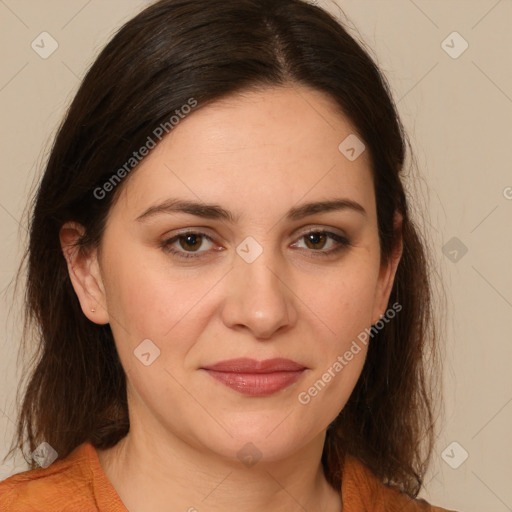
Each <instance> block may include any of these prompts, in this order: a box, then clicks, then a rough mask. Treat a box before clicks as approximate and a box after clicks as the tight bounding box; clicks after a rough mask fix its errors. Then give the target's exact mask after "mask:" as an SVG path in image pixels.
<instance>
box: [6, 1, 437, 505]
mask: <svg viewBox="0 0 512 512" xmlns="http://www.w3.org/2000/svg"><path fill="white" fill-rule="evenodd" d="M282 85H292V86H295V85H297V86H300V85H304V86H308V87H312V88H314V89H316V90H318V91H321V92H323V93H325V94H326V95H328V96H329V97H330V98H332V99H333V100H334V101H335V103H336V104H337V105H338V106H339V108H340V111H341V112H343V113H344V115H346V116H347V117H348V118H349V119H350V121H351V122H352V124H353V125H354V126H355V127H356V129H357V131H358V135H360V137H362V139H363V140H364V142H365V144H366V147H367V149H368V151H369V155H370V158H371V162H372V174H373V180H374V187H375V195H376V204H377V214H378V229H379V238H380V247H381V261H382V264H384V263H386V262H387V261H388V258H389V257H390V255H391V253H392V249H393V247H394V246H395V243H396V241H397V234H398V233H397V232H395V230H394V229H393V215H394V213H395V212H400V213H401V214H402V216H403V224H402V236H403V248H404V251H403V255H402V259H401V261H400V263H399V266H398V270H397V274H396V278H395V282H394V285H393V289H392V292H391V296H390V300H389V304H394V303H399V304H400V305H401V306H402V310H401V311H400V313H399V314H397V315H396V317H395V318H394V319H393V320H392V321H390V322H388V323H386V324H385V326H384V328H382V329H381V330H380V331H379V332H378V334H376V335H375V336H374V337H373V338H372V340H371V341H370V343H369V349H368V354H367V359H366V362H365V365H364V368H363V370H362V374H361V376H360V378H359V380H358V382H357V385H356V387H355V389H354V391H353V393H352V395H351V396H350V399H349V401H348V403H347V404H346V406H345V407H344V408H343V410H342V411H341V412H340V414H339V416H338V417H337V418H336V420H335V421H334V422H333V423H332V424H331V425H330V426H329V428H328V431H327V437H326V442H325V447H324V452H323V456H322V463H323V466H324V470H325V474H326V477H327V479H328V481H329V482H330V483H331V484H332V485H333V486H334V487H335V488H337V489H340V482H341V478H342V469H343V461H344V455H345V454H346V453H350V454H352V455H354V456H355V457H357V458H358V459H359V460H361V461H363V462H364V463H365V464H367V465H368V466H369V467H370V469H371V470H372V471H373V472H374V473H375V474H376V475H377V476H378V477H379V478H380V479H381V480H382V482H384V483H389V484H393V485H396V486H398V487H399V488H400V489H401V490H403V491H405V492H407V493H408V494H409V495H410V496H413V497H415V496H417V494H418V492H419V490H420V488H421V485H422V482H423V477H424V474H425V472H426V469H427V466H428V462H429V460H430V456H431V452H432V447H433V442H434V440H435V428H434V427H435V414H434V410H433V405H434V404H435V403H437V401H434V391H435V386H434V385H432V383H431V382H430V380H429V379H428V378H427V376H428V375H427V370H428V369H430V370H431V371H432V372H433V375H435V376H439V375H440V371H439V366H438V364H439V358H438V357H436V354H437V348H436V328H435V326H434V322H433V315H432V312H433V304H432V300H431V297H432V285H431V275H430V274H431V272H430V271H429V260H428V259H427V256H428V254H429V253H428V251H427V250H426V247H427V246H426V244H425V241H424V238H422V237H421V236H420V231H419V228H418V227H417V226H415V224H414V223H413V220H412V219H411V214H410V211H409V206H408V202H407V200H406V195H405V192H404V184H403V180H404V165H405V164H404V161H405V156H406V146H407V145H409V147H410V144H409V143H408V142H407V137H406V135H405V133H404V130H403V127H402V125H401V122H400V120H399V117H398V114H397V111H396V107H395V105H394V102H393V100H392V96H391V93H390V89H389V86H388V85H387V82H386V80H385V78H384V77H383V75H382V74H381V72H380V71H379V69H378V68H377V66H376V64H375V63H374V60H373V59H372V58H371V57H370V55H369V51H368V50H365V49H364V44H363V43H362V42H356V39H355V36H351V35H349V32H348V29H347V28H344V26H343V25H342V24H341V22H339V21H337V20H336V18H334V17H333V16H332V15H330V14H328V13H327V12H326V11H325V10H323V9H321V8H319V7H317V6H315V5H311V4H308V3H306V2H303V1H301V0H280V1H277V2H276V1H275V0H162V1H159V2H157V3H155V4H153V5H151V6H150V7H148V8H146V9H145V10H144V11H142V12H141V13H140V14H139V15H137V16H136V17H135V18H133V19H132V20H131V21H129V22H128V23H126V24H125V25H124V26H123V27H122V28H121V29H120V30H119V31H118V32H117V33H116V34H115V36H114V37H113V38H112V40H111V41H110V42H109V43H108V45H107V46H106V47H105V48H104V49H103V51H102V52H101V53H100V55H99V56H98V57H97V59H96V60H95V62H94V64H93V65H92V67H91V68H90V69H89V71H88V73H87V75H86V76H85V78H84V80H83V82H82V84H81V86H80V88H79V90H78V92H77V94H76V96H75V98H74V100H73V102H72V104H71V105H70V107H69V110H68V112H67V115H66V117H65V119H64V121H63V123H62V125H61V126H60V129H59V131H58V133H57V135H56V138H55V141H54V144H53V147H52V150H51V153H50V156H49V159H48V163H47V166H46V169H45V172H44V175H43V177H42V180H41V183H40V185H39V188H38V190H37V193H36V195H35V197H34V202H33V207H32V217H31V223H30V235H29V236H30V239H29V244H28V249H27V252H26V255H25V258H24V261H23V263H26V264H27V285H26V294H25V302H26V317H25V336H24V340H25V341H26V338H28V331H29V327H30V326H34V325H35V326H36V328H37V331H36V337H37V347H38V350H37V354H36V355H35V356H34V358H33V360H32V361H31V363H30V365H31V367H32V369H31V370H30V371H29V372H27V376H28V378H27V382H28V384H27V386H26V389H25V390H24V391H23V396H22V400H20V401H19V402H21V409H20V413H19V418H18V424H17V433H16V439H15V442H14V444H16V445H17V448H19V449H20V450H21V451H22V452H23V450H24V445H25V443H26V442H28V446H29V450H30V452H32V451H33V450H35V448H36V447H37V446H38V445H39V444H40V443H41V442H43V441H46V442H48V443H49V444H50V445H51V446H52V447H53V448H54V449H55V450H56V451H57V453H58V455H59V458H64V457H66V456H67V455H68V454H69V453H70V452H71V451H72V450H73V449H74V448H75V447H77V446H78V445H79V444H81V443H83V442H84V441H90V442H91V443H92V444H93V445H94V446H96V447H98V448H108V447H111V446H113V445H115V444H116V443H117V442H118V441H119V440H120V439H121V438H122V437H124V436H125V435H126V434H127V433H128V430H129V420H128V409H127V399H126V381H125V374H124V371H123V368H122V366H121V363H120V360H119V357H118V354H117V351H116V347H115V344H114V340H113V336H112V332H111V329H110V326H109V325H96V324H94V323H92V322H90V321H89V320H88V319H87V318H86V317H85V315H84V314H83V312H82V310H81V307H80V303H79V301H78V298H77V296H76V294H75V292H74V289H73V287H72V285H71V282H70V278H69V275H68V270H67V266H66V261H65V259H64V256H63V254H62V251H61V247H60V242H59V230H60V228H61V226H62V225H63V224H64V223H65V222H66V221H69V220H73V221H76V222H79V223H80V224H82V225H83V226H84V227H85V228H86V234H85V236H84V238H83V239H82V240H81V242H80V245H81V247H82V249H84V250H86V249H87V248H88V247H94V246H99V245H100V243H101V236H102V231H103V229H104V226H105V222H106V219H107V216H108V213H109V209H110V208H111V207H112V204H113V201H114V199H115V198H116V197H117V194H118V192H119V189H120V188H121V187H122V185H123V183H121V184H120V185H119V186H118V187H117V189H116V191H115V192H113V193H110V194H106V195H105V197H104V198H101V199H99V198H98V197H97V196H96V195H95V194H94V193H93V191H94V190H96V189H97V187H98V186H102V184H104V183H105V182H107V181H108V180H109V179H110V178H111V177H112V175H113V173H115V172H116V170H117V169H119V168H121V167H122V166H123V164H125V162H126V161H128V159H129V158H130V157H131V156H132V153H133V151H135V150H137V149H138V148H140V147H141V146H143V145H144V144H145V143H146V141H147V138H148V136H150V135H151V134H152V133H153V132H154V130H155V127H157V126H158V125H159V124H161V123H165V122H167V121H168V120H169V118H170V117H171V116H172V115H173V114H174V113H175V111H176V110H179V109H180V108H181V107H182V105H185V104H187V102H189V100H190V98H195V100H197V102H198V107H197V108H201V107H202V106H204V105H206V104H208V103H211V102H213V101H215V100H218V99H220V98H225V97H228V96H229V95H232V94H234V93H237V92H243V91H246V90H250V89H264V88H266V87H276V86H282ZM192 115H193V114H192ZM340 142H341V141H340ZM133 172H136V169H135V171H133ZM124 179H125V180H126V179H129V177H126V178H124ZM14 449H15V448H14V447H13V448H11V452H12V451H13V450H14ZM11 452H9V453H11ZM27 462H28V463H29V464H30V467H31V468H35V467H36V463H35V462H34V461H33V460H32V459H31V458H30V457H29V458H28V459H27Z"/></svg>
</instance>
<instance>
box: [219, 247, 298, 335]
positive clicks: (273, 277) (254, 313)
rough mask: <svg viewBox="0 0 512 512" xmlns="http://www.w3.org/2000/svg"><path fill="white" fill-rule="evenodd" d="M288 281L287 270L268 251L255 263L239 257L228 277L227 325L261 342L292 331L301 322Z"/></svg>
mask: <svg viewBox="0 0 512 512" xmlns="http://www.w3.org/2000/svg"><path fill="white" fill-rule="evenodd" d="M286 277H287V276H286V272H285V271H284V270H283V267H282V266H281V267H280V266H279V265H278V263H277V260H276V259H275V258H271V257H270V256H267V251H263V253H262V254H261V255H260V256H259V257H258V258H257V259H256V260H255V261H253V262H252V263H247V262H246V261H244V260H243V259H242V258H239V257H238V256H237V257H236V258H235V262H234V268H233V269H232V271H231V272H229V274H228V276H227V278H228V283H227V289H228V294H227V299H226V301H225V303H224V307H223V311H222V318H223V321H224V323H225V325H226V326H227V327H229V328H231V329H237V330H244V329H245V330H248V331H249V332H250V333H251V335H252V336H253V337H254V338H257V339H259V340H268V339H271V338H272V337H273V336H274V335H275V333H276V332H277V331H278V330H279V329H281V330H282V331H284V330H286V329H289V328H291V327H292V326H293V325H294V324H295V323H296V321H297V310H296V305H295V296H294V294H293V291H292V289H291V288H290V284H289V283H287V279H286ZM288 281H289V279H288Z"/></svg>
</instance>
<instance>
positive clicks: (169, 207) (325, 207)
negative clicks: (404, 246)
mask: <svg viewBox="0 0 512 512" xmlns="http://www.w3.org/2000/svg"><path fill="white" fill-rule="evenodd" d="M340 210H350V211H355V212H357V213H360V214H362V215H364V216H367V213H366V210H365V209H364V208H363V206H361V205H360V204H359V203H357V202H356V201H353V200H351V199H346V198H340V199H331V200H326V201H317V202H311V203H305V204H303V205H300V206H296V207H294V208H291V209H290V210H289V211H288V212H287V214H286V219H287V220H290V221H297V220H301V219H303V218H305V217H309V216H310V215H315V214H318V213H326V212H332V211H340ZM161 213H167V214H173V213H188V214H189V215H194V216H196V217H202V218H204V219H218V220H224V221H227V222H230V223H232V224H236V223H237V222H238V221H239V220H240V215H239V214H238V215H235V214H233V213H232V212H230V211H229V210H226V209H225V208H222V207H221V206H219V205H217V204H206V203H197V202H194V201H185V200H181V199H174V198H171V199H167V200H166V201H164V202H163V203H161V204H158V205H155V206H151V207H149V208H148V209H147V210H146V211H144V212H143V213H142V214H141V215H139V216H138V217H137V219H136V220H137V221H139V222H143V221H145V220H147V219H149V218H150V217H153V216H155V215H158V214H161Z"/></svg>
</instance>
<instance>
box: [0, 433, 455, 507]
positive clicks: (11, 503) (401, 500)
mask: <svg viewBox="0 0 512 512" xmlns="http://www.w3.org/2000/svg"><path fill="white" fill-rule="evenodd" d="M342 496H343V502H344V506H343V512H454V511H448V510H447V509H442V508H439V507H433V506H431V505H429V504H428V503H427V502H426V501H424V500H419V499H418V500H411V499H410V498H409V497H408V496H406V495H405V494H402V493H400V492H399V491H398V490H397V489H395V488H392V487H388V486H386V485H384V484H383V483H381V482H380V481H379V480H378V479H377V477H376V476H375V475H374V474H373V473H372V472H371V471H370V470H369V469H368V467H366V466H365V465H364V464H362V463H361V462H359V461H358V460H357V459H355V458H354V457H348V458H347V462H346V465H345V470H344V472H343V482H342ZM29 511H30V512H128V509H127V508H126V507H125V506H124V505H123V502H122V501H121V498H120V497H119V496H118V494H117V492H116V490H115V489H114V487H113V486H112V484H111V483H110V480H109V479H108V477H107V475H106V474H105V472H104V471H103V468H102V466H101V464H100V461H99V458H98V454H97V453H96V449H95V448H94V446H93V445H92V444H90V443H89V442H87V443H83V444H81V445H80V446H77V447H76V448H75V449H74V450H73V452H71V453H70V454H69V455H68V456H67V457H66V458H64V459H57V460H56V461H55V462H54V463H53V464H51V465H50V466H48V467H47V468H38V469H34V470H31V471H24V472H22V473H18V474H16V475H13V476H10V477H9V478H7V479H5V480H3V481H2V482H0V512H29Z"/></svg>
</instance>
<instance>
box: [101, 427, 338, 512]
mask: <svg viewBox="0 0 512 512" xmlns="http://www.w3.org/2000/svg"><path fill="white" fill-rule="evenodd" d="M140 427H141V426H140V425H138V424H137V422H134V423H131V425H130V432H129V434H128V435H127V436H126V437H125V438H123V439H122V440H121V441H120V442H119V443H117V444H116V445H115V446H114V447H112V448H110V449H108V450H98V457H99V459H100V463H101V465H102V467H103V469H104V471H105V473H106V475H107V477H108V478H109V480H110V481H111V482H112V485H113V486H114V488H115V489H116V491H117V493H118V494H119V496H120V498H121V500H122V501H123V503H124V504H125V506H126V507H127V508H128V509H129V510H132V511H136V512H146V511H148V512H149V511H151V512H167V511H169V510H183V511H188V512H218V511H222V512H231V511H235V510H236V511H237V512H239V511H240V510H241V509H242V510H244V511H245V512H262V511H272V512H292V511H294V512H296V511H298V510H316V511H322V512H339V511H340V510H341V499H340V495H339V492H338V491H336V490H335V489H333V488H332V487H331V486H330V485H329V484H328V482H327V480H326V479H325V475H324V473H323V468H322V464H321V454H322V448H323V443H324V439H325V432H322V433H321V434H319V435H318V436H317V437H316V438H314V439H313V441H312V442H310V443H309V444H308V445H306V446H304V447H303V448H302V449H300V450H299V451H298V452H296V453H294V454H293V455H291V456H290V457H288V458H287V459H286V460H277V461H265V460H263V459H262V460H260V461H258V462H256V463H255V464H253V465H247V466H246V465H244V464H242V463H241V462H240V461H233V460H226V459H223V458H221V457H219V456H218V455H217V454H214V453H211V452H206V451H201V450H200V449H199V450H198V449H197V448H196V447H193V446H191V445H190V444H189V443H188V442H185V441H184V440H182V439H179V438H178V437H176V436H170V435H169V433H168V432H167V433H166V437H165V442H162V437H161V435H156V432H151V431H149V430H148V429H147V428H146V429H144V428H140Z"/></svg>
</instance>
